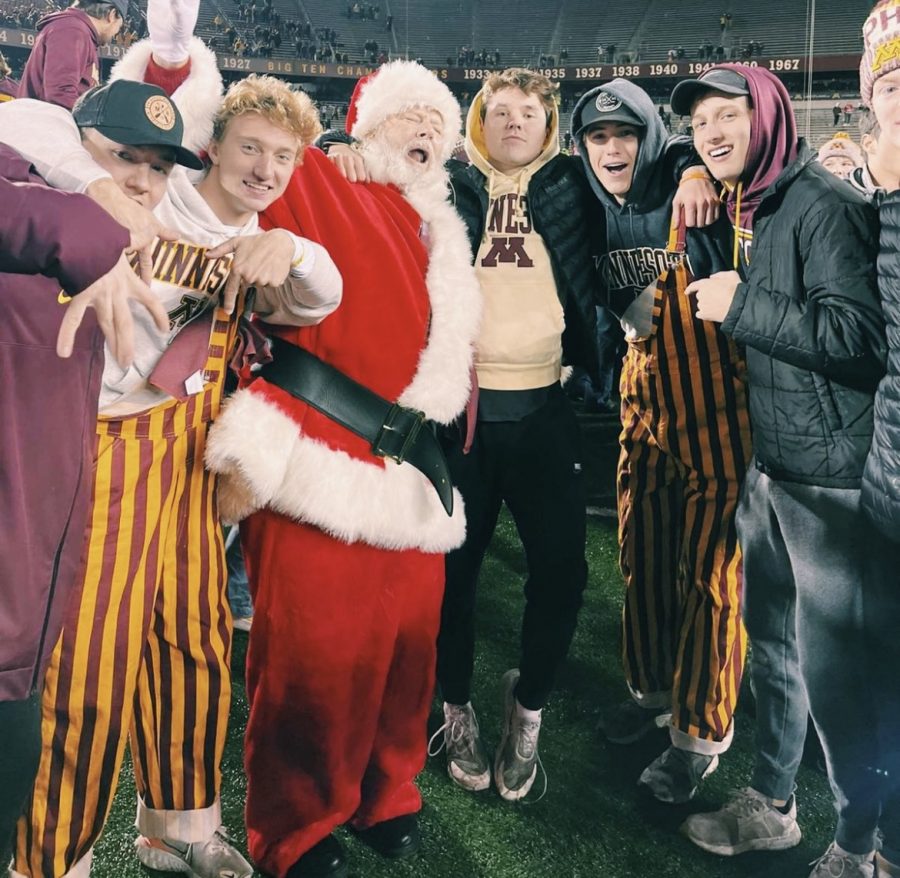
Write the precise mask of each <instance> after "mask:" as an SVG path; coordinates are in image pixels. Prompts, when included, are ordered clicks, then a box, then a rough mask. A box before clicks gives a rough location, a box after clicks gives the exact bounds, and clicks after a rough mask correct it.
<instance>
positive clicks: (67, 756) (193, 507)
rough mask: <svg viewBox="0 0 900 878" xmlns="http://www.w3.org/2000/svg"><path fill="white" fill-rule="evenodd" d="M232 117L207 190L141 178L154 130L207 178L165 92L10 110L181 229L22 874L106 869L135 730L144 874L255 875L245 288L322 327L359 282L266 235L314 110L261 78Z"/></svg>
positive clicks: (114, 410) (107, 438) (109, 484)
mask: <svg viewBox="0 0 900 878" xmlns="http://www.w3.org/2000/svg"><path fill="white" fill-rule="evenodd" d="M213 104H214V107H216V108H217V112H216V113H215V117H214V119H213V120H212V126H211V127H212V131H213V134H212V140H211V141H210V142H209V146H208V153H209V156H210V161H211V167H210V169H209V171H208V172H207V173H206V175H205V176H204V177H203V179H202V180H201V181H200V182H199V183H198V184H197V185H196V186H195V185H193V184H192V182H191V181H190V180H189V179H188V178H187V175H186V174H185V173H182V172H181V171H180V170H176V171H173V172H171V173H168V170H169V169H168V168H164V167H162V166H157V165H152V166H150V167H149V168H143V167H142V168H141V172H140V173H135V172H133V171H132V168H133V166H134V163H135V160H136V156H137V155H138V154H139V153H138V152H137V151H139V150H140V149H141V148H142V147H141V146H140V145H136V146H128V145H124V146H123V145H122V144H119V143H117V141H116V140H113V139H112V137H113V136H115V137H122V136H125V137H126V139H129V140H130V139H135V140H138V141H141V140H144V139H150V138H151V137H153V138H155V139H157V140H159V141H162V142H163V143H166V144H167V148H169V149H171V156H170V158H171V160H172V161H174V160H175V159H179V160H181V161H182V162H184V163H185V164H190V165H191V166H193V167H198V166H199V165H200V162H199V160H198V159H197V157H196V156H193V155H192V154H191V153H190V152H189V151H187V150H183V149H181V148H180V147H179V146H178V144H177V141H178V139H180V135H181V122H180V119H179V116H178V114H177V112H176V109H175V106H174V104H173V103H172V102H171V101H170V99H169V98H168V97H167V96H166V95H165V93H164V92H162V91H161V90H160V89H158V88H156V87H153V86H148V85H144V84H142V83H135V82H130V81H127V80H116V81H114V82H112V83H111V84H110V85H108V86H105V87H104V88H103V89H98V90H97V91H96V92H91V93H89V94H88V95H87V96H86V97H85V98H84V99H83V101H82V103H81V104H79V105H77V106H76V108H75V114H74V119H73V118H72V117H69V116H68V114H66V113H65V111H63V110H61V109H60V108H56V107H52V106H50V105H48V104H43V103H41V102H35V101H14V102H11V103H10V104H8V105H6V106H4V107H3V108H0V109H2V110H6V109H7V108H8V109H9V114H10V115H9V116H8V118H9V119H10V120H12V121H11V122H10V123H9V124H6V121H7V117H6V116H4V117H3V118H2V119H0V122H2V123H3V124H2V130H3V137H10V138H12V137H17V138H19V139H22V140H28V141H29V149H30V150H32V152H31V153H30V154H29V158H33V159H34V160H35V161H37V162H38V163H39V164H42V165H44V164H46V165H48V166H50V168H51V170H52V172H53V178H54V179H60V178H61V179H63V180H66V179H67V180H68V182H69V183H70V184H71V185H73V186H79V185H80V186H83V185H85V184H86V183H87V182H88V181H91V180H93V179H95V178H96V177H97V176H98V175H104V174H109V175H111V176H112V177H113V178H114V179H116V180H117V181H120V183H124V185H126V187H127V191H129V194H131V195H132V197H134V198H136V199H137V200H138V201H139V203H142V204H145V205H146V206H150V204H149V198H150V193H153V192H156V191H158V190H161V191H162V192H163V193H164V195H163V197H162V200H161V202H160V204H159V206H158V207H157V208H156V211H157V215H158V217H159V218H160V219H161V220H162V221H163V222H164V223H165V225H166V226H169V227H171V228H173V229H175V230H176V231H177V233H178V236H179V240H174V241H165V240H164V241H158V242H155V243H154V245H153V248H152V253H151V261H152V274H153V291H154V293H155V294H156V295H157V297H158V298H159V300H160V301H161V302H162V304H163V306H164V307H165V310H166V311H167V313H168V317H169V321H168V330H167V332H165V333H164V334H162V335H160V334H159V333H155V332H152V331H150V329H149V327H147V326H146V325H144V324H143V323H142V321H140V319H138V320H137V321H136V322H137V323H138V327H139V335H138V341H137V344H136V355H135V362H134V363H133V364H131V365H130V366H129V367H128V368H119V367H117V366H116V364H115V363H113V362H111V359H110V358H107V360H106V363H105V368H104V370H103V379H102V389H101V395H100V417H99V419H98V422H97V425H96V434H97V435H96V444H95V454H94V458H95V461H94V463H95V465H94V479H95V483H94V491H93V514H92V515H91V517H90V526H89V528H88V530H87V534H86V542H85V550H84V559H85V560H84V563H83V566H82V570H81V576H80V580H79V582H78V583H77V586H76V592H75V599H74V600H73V602H72V605H71V610H70V612H69V615H68V617H67V619H66V623H65V627H64V632H63V636H62V638H61V639H60V641H59V644H58V645H57V647H56V649H55V651H54V653H53V656H52V659H51V664H50V672H49V674H48V677H47V682H46V684H45V686H44V691H43V703H44V709H45V711H46V713H47V714H48V715H52V717H53V723H52V727H49V728H48V726H47V724H45V727H44V731H45V739H44V745H45V746H44V754H43V758H42V761H41V765H40V768H39V772H38V782H37V783H36V785H35V791H34V793H33V796H32V798H31V801H30V803H29V805H28V808H27V811H26V817H25V819H23V820H22V821H20V823H19V844H18V850H17V856H16V861H15V864H14V868H15V871H14V872H13V874H14V875H34V876H37V875H42V876H46V875H49V874H52V875H55V876H63V875H68V874H70V873H73V872H75V873H76V874H77V873H78V872H79V870H86V869H87V868H88V867H89V863H90V860H91V856H92V847H93V844H94V842H95V841H96V839H97V838H98V836H99V834H100V832H101V831H102V828H103V824H104V822H105V819H106V814H107V811H108V806H109V803H110V801H111V797H112V795H113V793H114V791H115V787H116V781H117V777H118V768H119V765H120V764H121V760H122V757H123V754H124V748H125V743H126V739H127V738H128V737H129V728H130V729H131V732H130V740H131V751H132V755H133V759H134V764H135V774H136V779H137V786H138V790H139V803H138V817H137V824H138V827H139V829H140V831H141V833H142V835H141V837H140V838H139V839H138V842H137V852H138V856H139V858H140V859H141V860H142V862H144V863H146V864H147V865H149V866H151V867H152V868H156V869H163V870H168V871H185V868H186V867H189V868H190V870H191V872H192V873H193V874H195V875H200V876H202V878H219V876H220V874H222V873H225V872H230V873H231V874H233V875H236V876H241V878H245V876H249V875H250V874H251V873H252V868H251V867H250V865H249V863H247V861H246V859H244V858H243V857H242V856H241V855H240V854H239V853H238V852H237V851H236V850H235V849H234V848H233V847H231V845H230V844H229V843H228V841H227V838H226V837H225V836H224V835H223V833H222V832H221V827H220V825H221V811H220V803H219V787H220V783H221V777H220V768H219V766H220V760H221V755H222V749H223V746H224V737H225V729H226V723H227V715H228V709H229V702H230V669H229V666H228V658H229V652H230V636H231V626H230V616H229V613H228V609H227V605H226V603H225V595H224V584H225V582H224V578H225V562H224V547H223V544H222V532H221V526H220V520H219V515H218V508H217V504H216V495H217V492H216V479H215V477H214V476H212V475H211V474H210V473H209V472H207V471H205V470H204V468H203V452H204V449H205V444H206V436H207V432H208V429H209V424H210V422H211V420H212V418H214V417H215V415H216V414H217V412H218V409H219V406H220V404H221V398H222V394H223V384H224V377H225V373H226V369H227V365H228V361H229V359H230V358H231V354H232V351H233V350H234V349H235V345H236V336H237V331H238V321H239V318H240V316H241V314H242V312H243V310H244V306H243V303H242V298H243V296H242V294H243V290H241V289H240V287H241V285H244V286H250V285H252V286H254V287H255V289H256V296H255V301H254V304H253V309H254V310H255V311H256V312H257V313H259V314H261V315H263V316H265V317H267V318H269V319H271V320H272V321H273V322H275V323H278V324H280V325H298V324H301V325H302V324H308V323H314V322H316V321H318V320H320V319H321V318H322V317H323V316H324V315H325V314H328V313H330V312H331V311H332V310H333V309H334V308H335V307H336V306H337V303H338V302H339V300H340V295H341V281H340V277H339V275H338V273H337V271H336V269H335V267H334V264H333V262H332V261H331V259H330V258H329V257H328V254H327V253H326V252H325V250H324V249H323V248H321V247H320V246H318V245H316V244H314V243H313V242H311V241H309V240H306V239H304V238H301V237H300V236H298V235H293V234H291V233H289V232H285V231H283V230H273V231H269V232H262V233H260V229H259V219H258V212H259V211H260V210H262V209H263V208H265V207H267V206H268V205H269V204H271V203H272V201H274V200H275V199H276V198H278V196H279V195H280V194H281V193H282V192H283V191H284V189H285V188H286V186H287V185H288V182H289V180H290V179H291V175H292V174H293V172H294V169H295V167H296V165H297V163H298V162H299V160H300V158H301V153H302V150H303V148H304V147H305V146H306V144H308V143H309V142H310V141H311V140H312V138H313V137H314V136H315V135H316V134H317V133H318V131H319V126H318V121H317V119H316V115H315V111H314V109H313V107H312V104H311V102H310V101H309V99H308V98H307V97H306V96H305V95H303V94H302V93H298V92H294V91H292V90H291V89H290V88H289V87H288V86H287V85H286V84H285V83H283V82H281V81H279V80H275V79H273V78H271V77H254V76H251V77H248V78H247V79H245V80H241V81H240V82H239V83H235V84H234V85H233V86H232V88H231V89H230V91H229V93H228V94H227V95H226V97H225V99H224V101H222V100H220V99H218V97H217V96H214V101H213ZM122 119H134V127H136V128H138V129H139V134H138V135H137V136H134V137H132V136H131V135H123V134H122V132H121V131H120V130H119V122H120V120H122ZM79 126H80V127H79ZM79 133H80V138H79ZM79 139H80V140H81V144H83V147H84V148H83V149H82V146H81V145H80V144H79ZM85 150H86V152H87V155H85V154H84V153H85ZM167 184H168V185H167ZM140 330H143V331H140ZM252 338H253V337H252V334H251V335H245V339H246V340H248V341H251V340H252ZM134 522H137V523H138V525H137V527H135V526H134ZM110 558H113V559H115V563H114V564H109V563H107V562H106V560H104V559H110ZM146 559H151V561H150V562H149V563H148V562H147V561H146ZM138 608H139V609H138ZM98 619H99V620H102V622H98ZM101 625H102V627H103V628H104V629H105V630H112V631H115V632H116V635H115V637H112V638H110V639H109V641H108V645H107V647H106V648H105V649H104V650H103V651H102V652H101V653H100V654H97V655H96V660H94V661H88V662H81V661H78V660H77V659H76V658H75V657H76V656H78V655H81V654H82V653H83V651H85V650H86V651H88V652H90V650H91V648H92V647H91V644H92V643H95V642H96V637H97V632H98V630H99V629H100V626H101ZM163 668H165V669H166V670H162V669H163ZM169 669H172V671H171V672H170V670H169ZM83 717H90V718H95V717H96V718H97V719H96V721H93V720H92V721H90V722H84V721H83ZM86 751H87V752H89V753H91V754H93V756H92V757H91V758H88V757H85V756H84V755H83V754H84V753H85V752H86ZM185 754H188V755H187V756H185ZM35 837H40V839H41V842H40V843H38V844H34V845H31V844H28V843H27V842H26V839H29V838H35Z"/></svg>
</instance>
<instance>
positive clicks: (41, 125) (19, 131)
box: [0, 98, 109, 192]
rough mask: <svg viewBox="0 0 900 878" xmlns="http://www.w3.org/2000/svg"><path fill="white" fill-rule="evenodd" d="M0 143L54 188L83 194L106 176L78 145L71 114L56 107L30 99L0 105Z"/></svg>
mask: <svg viewBox="0 0 900 878" xmlns="http://www.w3.org/2000/svg"><path fill="white" fill-rule="evenodd" d="M0 143H5V144H6V145H7V146H11V147H12V148H13V149H14V150H16V152H19V153H21V155H22V156H23V157H24V158H25V159H27V160H28V161H29V162H31V163H32V164H33V165H34V167H35V170H36V171H37V172H38V173H39V174H40V175H41V176H42V177H43V178H44V180H46V181H47V184H48V185H49V186H52V187H53V188H54V189H61V190H63V191H64V192H84V190H85V189H87V187H88V186H89V185H90V184H91V183H93V182H94V181H95V180H100V179H103V178H105V177H109V174H108V173H107V172H106V171H104V170H103V168H101V167H100V166H99V165H98V164H97V163H96V162H95V161H94V160H93V159H92V158H91V155H90V153H89V152H88V151H87V150H86V149H85V148H84V147H83V146H82V144H81V133H80V132H79V131H78V126H77V125H76V124H75V120H74V119H73V118H72V114H71V113H69V111H68V110H66V109H64V108H63V107H58V106H56V104H49V103H47V102H46V101H35V100H32V99H30V98H22V99H20V100H17V101H7V102H6V103H3V104H0Z"/></svg>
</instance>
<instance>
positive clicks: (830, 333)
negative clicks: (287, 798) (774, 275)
mask: <svg viewBox="0 0 900 878" xmlns="http://www.w3.org/2000/svg"><path fill="white" fill-rule="evenodd" d="M877 242H878V223H877V218H876V216H875V213H874V211H873V210H872V208H871V207H870V206H869V205H865V204H861V203H840V204H833V203H829V204H827V205H825V206H823V207H822V208H821V209H819V210H818V211H816V212H814V213H812V214H811V215H810V216H808V217H806V218H805V219H804V221H803V223H802V224H801V226H800V228H799V232H798V239H797V240H796V241H795V242H794V244H795V249H796V251H797V252H798V253H799V258H800V259H801V260H802V265H801V266H800V271H799V276H800V277H801V278H802V286H803V289H802V290H788V289H777V288H769V287H768V285H766V286H764V285H762V284H758V283H755V281H754V278H755V277H757V276H762V277H766V275H764V274H762V273H759V274H758V273H757V272H753V271H751V273H750V277H749V279H748V282H747V283H742V284H739V286H738V288H737V292H736V294H735V297H734V301H733V302H732V305H731V308H730V310H729V312H728V315H727V316H726V318H725V321H724V323H723V324H722V331H723V332H725V333H727V334H728V335H731V336H732V337H733V338H734V340H735V341H737V342H740V343H741V344H745V345H747V346H749V347H753V348H756V349H757V350H759V351H762V352H763V353H765V354H767V355H768V356H770V357H772V358H774V359H776V360H780V361H783V362H785V363H789V364H790V365H792V366H795V367H797V368H800V369H805V370H808V371H811V372H818V373H820V374H822V375H825V376H826V377H828V378H831V379H833V380H835V381H838V382H842V383H864V384H873V385H874V382H876V381H877V380H878V379H879V378H880V377H881V375H882V374H883V372H884V364H885V358H886V345H885V337H884V319H883V316H882V312H881V305H880V303H879V297H878V288H877V280H876V276H875V259H876V255H877V247H878V244H877ZM778 276H779V277H780V276H782V275H781V274H780V273H779V275H778ZM772 287H775V284H772Z"/></svg>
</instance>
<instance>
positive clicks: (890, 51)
mask: <svg viewBox="0 0 900 878" xmlns="http://www.w3.org/2000/svg"><path fill="white" fill-rule="evenodd" d="M898 59H900V37H895V38H894V39H893V40H890V41H889V42H887V43H882V45H880V46H879V47H878V48H877V49H876V50H875V58H874V59H873V60H872V72H873V73H877V72H878V71H879V70H881V68H882V67H884V65H885V64H890V62H891V61H897V60H898Z"/></svg>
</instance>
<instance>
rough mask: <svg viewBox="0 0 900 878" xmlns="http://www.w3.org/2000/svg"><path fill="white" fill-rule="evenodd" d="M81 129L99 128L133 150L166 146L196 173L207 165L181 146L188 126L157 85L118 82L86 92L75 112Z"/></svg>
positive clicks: (126, 80)
mask: <svg viewBox="0 0 900 878" xmlns="http://www.w3.org/2000/svg"><path fill="white" fill-rule="evenodd" d="M72 117H73V118H74V119H75V124H76V125H78V127H79V128H96V129H97V130H98V131H99V132H100V133H101V134H102V135H103V136H104V137H108V138H109V139H110V140H114V141H115V142H116V143H126V144H128V145H130V146H164V147H167V148H168V149H171V150H172V152H174V153H175V161H176V162H177V163H178V164H179V165H184V166H185V167H186V168H192V169H193V170H195V171H200V170H202V169H203V162H202V161H201V159H200V158H199V156H197V155H196V154H195V153H193V152H191V151H190V150H189V149H186V148H185V147H183V146H182V145H181V138H182V137H183V135H184V122H182V120H181V113H179V112H178V108H177V107H176V106H175V104H173V103H172V101H171V100H169V97H168V95H167V94H166V93H165V92H164V91H163V90H162V89H161V88H159V87H157V86H155V85H148V84H147V83H145V82H134V81H132V80H130V79H117V80H115V81H114V82H110V83H108V84H107V85H101V86H97V87H96V88H92V89H91V90H90V91H86V92H85V93H84V94H83V95H82V96H81V97H80V98H79V99H78V101H77V103H76V104H75V106H74V107H73V108H72Z"/></svg>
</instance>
